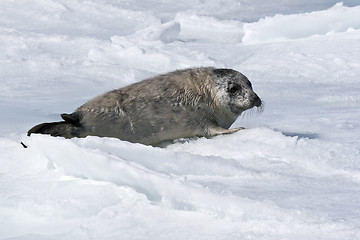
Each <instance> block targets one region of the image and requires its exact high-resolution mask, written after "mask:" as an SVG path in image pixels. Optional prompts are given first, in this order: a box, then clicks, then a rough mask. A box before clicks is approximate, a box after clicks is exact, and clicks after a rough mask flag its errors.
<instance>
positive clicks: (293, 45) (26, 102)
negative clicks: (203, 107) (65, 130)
mask: <svg viewBox="0 0 360 240" xmlns="http://www.w3.org/2000/svg"><path fill="white" fill-rule="evenodd" d="M0 14H1V16H2V17H1V18H0V52H1V53H2V54H0V111H1V114H0V239H12V240H13V239H19V240H20V239H27V240H28V239H46V240H47V239H49V240H52V239H80V240H81V239H157V240H159V239H160V240H161V239H196V240H198V239H226V240H228V239H266V240H268V239H326V240H328V239H330V240H331V239H359V238H360V230H359V229H360V224H359V222H360V210H359V209H360V198H359V196H360V163H359V160H360V144H359V136H360V123H359V117H360V110H359V107H358V105H359V101H360V99H359V93H360V87H359V84H358V83H359V76H360V58H359V56H360V45H359V40H360V25H359V22H360V19H359V16H360V8H359V4H358V2H357V1H344V2H343V3H336V2H334V1H331V0H324V1H316V2H312V3H306V4H305V3H300V2H298V3H296V2H294V1H280V0H279V1H277V0H276V1H272V2H269V1H256V2H254V1H246V0H242V1H235V0H226V1H205V2H204V1H182V2H179V1H166V2H165V1H163V2H159V1H146V2H139V1H99V0H87V1H70V0H60V1H52V0H47V1H40V0H34V1H31V2H29V1H2V2H1V3H0ZM196 66H216V67H228V68H233V69H236V70H239V71H241V72H243V73H244V74H245V75H246V76H248V78H249V79H250V80H251V82H252V85H253V87H254V90H255V91H256V92H257V93H258V95H259V96H260V97H261V98H262V100H263V101H264V105H265V107H264V111H263V112H262V113H261V112H260V111H258V110H256V109H253V110H250V111H247V112H245V113H244V114H243V116H240V117H239V119H238V120H237V121H236V122H235V123H234V124H233V126H232V127H240V126H242V127H246V129H245V130H242V131H239V132H237V133H235V134H231V135H224V136H217V137H214V138H211V139H206V138H192V139H177V140H175V141H173V142H171V143H169V144H168V145H164V146H163V147H162V148H159V147H151V146H144V145H141V144H133V143H129V142H125V141H121V140H119V139H113V138H99V137H87V138H83V139H63V138H55V137H50V136H44V135H32V136H31V137H28V136H26V131H27V130H28V129H29V128H30V127H32V126H34V125H35V124H38V123H41V122H50V121H59V120H60V117H59V114H61V113H63V112H67V113H70V112H72V111H73V110H74V109H76V108H77V107H78V106H80V105H81V104H83V103H84V102H85V101H87V100H89V99H91V98H92V97H95V96H97V95H99V94H101V93H104V92H105V91H109V90H111V89H116V88H119V87H123V86H125V85H128V84H131V83H134V82H137V81H140V80H142V79H144V78H147V77H152V76H154V75H156V74H160V73H165V72H168V71H173V70H176V69H181V68H186V67H196ZM21 142H23V143H24V144H25V145H26V146H27V148H23V147H22V145H21V144H20V143H21Z"/></svg>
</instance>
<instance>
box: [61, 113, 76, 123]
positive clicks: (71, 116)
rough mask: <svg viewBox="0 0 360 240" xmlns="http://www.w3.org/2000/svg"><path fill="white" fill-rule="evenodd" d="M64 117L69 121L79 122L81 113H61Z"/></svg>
mask: <svg viewBox="0 0 360 240" xmlns="http://www.w3.org/2000/svg"><path fill="white" fill-rule="evenodd" d="M60 116H61V118H62V119H64V120H65V122H67V123H72V124H74V123H78V122H79V121H80V114H79V113H78V112H74V113H71V114H67V113H63V114H61V115H60Z"/></svg>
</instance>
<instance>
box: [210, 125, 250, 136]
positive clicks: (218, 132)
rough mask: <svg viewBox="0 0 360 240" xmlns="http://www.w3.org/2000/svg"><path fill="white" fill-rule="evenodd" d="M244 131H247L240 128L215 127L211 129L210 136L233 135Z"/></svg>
mask: <svg viewBox="0 0 360 240" xmlns="http://www.w3.org/2000/svg"><path fill="white" fill-rule="evenodd" d="M243 129H245V128H243V127H239V128H232V129H225V128H221V127H213V128H210V129H209V131H208V136H209V137H214V136H217V135H223V134H231V133H235V132H237V131H239V130H243Z"/></svg>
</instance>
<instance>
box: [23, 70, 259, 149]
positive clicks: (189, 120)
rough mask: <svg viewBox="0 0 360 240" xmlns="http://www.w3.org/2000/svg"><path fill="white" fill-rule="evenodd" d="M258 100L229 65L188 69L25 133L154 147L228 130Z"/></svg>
mask: <svg viewBox="0 0 360 240" xmlns="http://www.w3.org/2000/svg"><path fill="white" fill-rule="evenodd" d="M255 106H256V107H261V106H262V101H261V99H260V98H259V97H258V95H257V94H256V93H255V92H254V91H253V89H252V86H251V83H250V81H249V80H248V78H247V77H246V76H244V75H243V74H242V73H240V72H238V71H235V70H232V69H216V68H213V67H201V68H189V69H184V70H177V71H174V72H170V73H167V74H163V75H159V76H156V77H152V78H149V79H146V80H143V81H141V82H137V83H134V84H132V85H129V86H126V87H123V88H120V89H117V90H113V91H110V92H107V93H105V94H103V95H100V96H98V97H95V98H94V99H92V100H90V101H88V102H86V103H85V104H84V105H82V106H80V107H79V108H78V109H76V110H75V111H74V112H73V113H71V114H66V113H64V114H61V117H62V119H63V120H64V121H61V122H52V123H42V124H39V125H36V126H35V127H33V128H31V129H30V130H29V131H28V135H29V136H30V134H32V133H42V134H50V135H52V136H62V137H65V138H72V137H86V136H89V135H92V136H100V137H115V138H119V139H121V140H125V141H129V142H133V143H142V144H146V145H157V144H159V143H161V142H163V141H167V140H174V139H178V138H189V137H196V136H197V137H212V136H216V135H220V134H229V133H234V132H236V131H238V130H241V129H243V128H234V129H228V128H229V127H230V126H231V124H232V123H233V122H234V121H235V120H236V118H237V117H238V116H240V114H241V113H242V112H243V111H245V110H247V109H250V108H253V107H255Z"/></svg>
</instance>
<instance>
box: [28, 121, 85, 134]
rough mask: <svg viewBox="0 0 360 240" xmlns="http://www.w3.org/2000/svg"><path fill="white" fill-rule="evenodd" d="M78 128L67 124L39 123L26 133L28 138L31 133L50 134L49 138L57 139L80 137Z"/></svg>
mask: <svg viewBox="0 0 360 240" xmlns="http://www.w3.org/2000/svg"><path fill="white" fill-rule="evenodd" d="M80 130H81V127H80V126H75V125H73V124H71V123H67V122H52V123H41V124H39V125H36V126H35V127H33V128H31V129H30V130H29V131H28V134H27V135H28V136H30V135H31V134H32V133H41V134H50V135H51V136H54V137H57V136H61V137H65V138H72V137H79V135H80Z"/></svg>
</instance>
